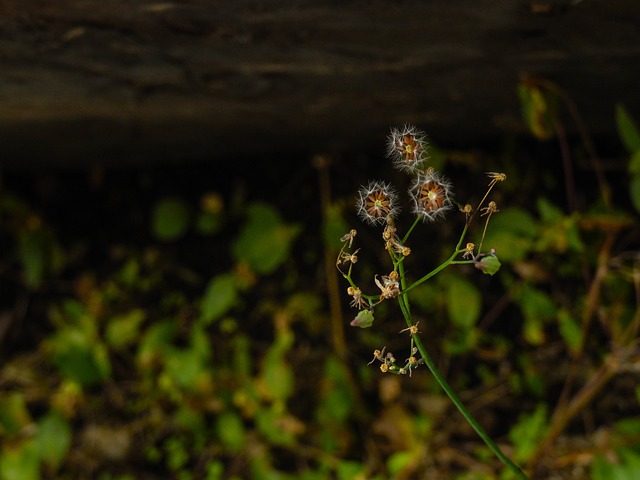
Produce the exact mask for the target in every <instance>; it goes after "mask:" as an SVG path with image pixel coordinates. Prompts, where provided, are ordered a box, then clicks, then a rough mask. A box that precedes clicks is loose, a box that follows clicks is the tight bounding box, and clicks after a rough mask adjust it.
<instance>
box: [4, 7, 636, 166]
mask: <svg viewBox="0 0 640 480" xmlns="http://www.w3.org/2000/svg"><path fill="white" fill-rule="evenodd" d="M523 73H529V74H535V75H540V76H543V77H546V78H548V79H550V80H552V81H554V82H556V83H558V84H559V85H561V86H563V87H564V88H565V89H566V90H567V91H568V92H570V93H571V94H572V96H573V97H574V99H575V101H576V103H577V105H578V107H579V108H580V110H581V112H582V113H583V115H584V117H585V121H586V122H587V125H588V127H589V128H590V129H591V131H592V132H593V133H594V134H596V135H600V134H601V135H611V134H612V132H613V131H614V121H613V108H614V104H615V102H617V101H621V102H624V103H625V104H626V105H627V107H628V108H629V109H630V111H631V112H636V113H637V115H638V116H640V89H638V79H639V78H640V75H639V74H640V2H637V0H619V1H615V2H613V1H608V0H584V1H582V2H568V1H548V2H540V1H536V2H531V1H515V0H459V1H449V0H435V1H423V2H419V1H409V0H407V1H400V0H388V1H382V0H372V1H364V0H353V1H326V2H321V1H295V0H271V1H267V0H264V1H260V0H234V1H205V0H192V1H184V2H158V1H148V0H146V1H145V0H141V1H124V0H68V1H61V2H51V1H44V0H38V1H24V0H0V161H1V162H3V163H4V164H5V165H37V164H42V163H46V162H52V163H55V164H61V163H69V164H78V163H80V164H84V163H90V162H96V161H99V162H105V163H107V164H122V163H125V164H127V163H130V162H136V163H138V162H144V161H164V160H180V159H198V160H208V159H211V160H216V159H221V158H225V157H226V156H228V155H230V154H234V153H251V152H276V151H278V152H290V151H308V152H313V151H315V150H327V149H333V148H341V149H342V148H346V147H351V148H361V147H362V148H366V145H367V144H368V142H371V141H372V140H373V141H376V142H378V141H379V140H380V138H382V137H383V136H384V135H385V134H386V132H387V129H388V126H390V125H396V124H401V123H404V122H415V123H417V124H419V125H420V126H421V127H422V128H424V129H427V130H428V131H429V132H430V133H431V136H432V137H433V138H434V139H435V140H436V141H437V142H439V143H443V144H449V145H460V144H468V143H470V142H475V141H478V140H479V139H483V138H485V139H486V138H494V137H498V136H500V135H503V134H504V133H505V132H516V133H517V132H518V131H521V129H522V125H521V123H520V116H519V107H518V101H517V96H516V93H515V88H516V84H517V82H518V78H519V76H520V75H521V74H523Z"/></svg>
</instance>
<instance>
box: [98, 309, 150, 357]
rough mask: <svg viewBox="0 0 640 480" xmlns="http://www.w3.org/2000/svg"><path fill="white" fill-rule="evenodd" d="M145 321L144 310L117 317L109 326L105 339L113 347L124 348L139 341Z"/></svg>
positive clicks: (135, 310) (136, 310)
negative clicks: (141, 326) (141, 327)
mask: <svg viewBox="0 0 640 480" xmlns="http://www.w3.org/2000/svg"><path fill="white" fill-rule="evenodd" d="M144 319H145V313H144V310H142V309H139V308H136V309H134V310H131V311H129V312H127V313H124V314H122V315H116V316H115V317H113V318H112V319H111V320H109V323H108V324H107V330H106V333H105V338H106V340H107V343H108V344H109V345H111V346H113V347H116V348H118V347H124V346H127V345H130V344H131V343H133V342H134V341H135V340H137V339H138V336H139V334H140V325H141V324H142V322H143V321H144Z"/></svg>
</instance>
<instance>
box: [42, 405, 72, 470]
mask: <svg viewBox="0 0 640 480" xmlns="http://www.w3.org/2000/svg"><path fill="white" fill-rule="evenodd" d="M36 440H37V445H38V450H39V452H40V458H41V459H42V461H43V462H44V463H46V464H47V465H48V466H49V468H50V469H51V470H53V471H56V470H57V469H58V467H60V465H61V464H62V462H63V461H64V459H65V458H66V456H67V453H68V452H69V448H70V447H71V440H72V434H71V426H70V425H69V422H67V421H66V420H65V419H64V418H63V417H62V415H60V414H59V413H57V412H55V411H52V412H49V413H48V414H47V415H46V416H45V417H44V418H42V419H41V420H40V422H39V424H38V432H37V435H36Z"/></svg>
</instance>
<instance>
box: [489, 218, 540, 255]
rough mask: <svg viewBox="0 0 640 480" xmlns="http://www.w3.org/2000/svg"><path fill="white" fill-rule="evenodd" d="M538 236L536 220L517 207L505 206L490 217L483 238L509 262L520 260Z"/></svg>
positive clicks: (530, 248)
mask: <svg viewBox="0 0 640 480" xmlns="http://www.w3.org/2000/svg"><path fill="white" fill-rule="evenodd" d="M537 236H538V224H537V222H536V220H535V219H534V218H533V217H532V216H531V214H529V213H528V212H526V211H525V210H521V209H518V208H505V209H504V210H501V211H500V213H499V214H498V215H495V216H494V217H492V218H491V223H490V224H489V229H488V231H487V235H486V237H485V240H484V245H488V246H490V247H491V248H494V249H495V250H496V251H498V252H500V257H501V258H502V259H503V260H505V261H507V262H510V263H515V262H517V261H519V260H522V259H523V258H525V257H526V256H527V254H528V253H529V252H530V251H531V250H532V248H533V245H534V242H535V240H536V238H537Z"/></svg>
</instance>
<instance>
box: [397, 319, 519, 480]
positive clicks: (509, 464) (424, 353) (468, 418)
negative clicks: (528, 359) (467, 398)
mask: <svg viewBox="0 0 640 480" xmlns="http://www.w3.org/2000/svg"><path fill="white" fill-rule="evenodd" d="M402 310H403V313H407V312H405V310H404V309H402ZM405 319H406V321H407V325H409V326H411V325H413V322H412V320H411V317H405ZM413 340H414V342H415V344H416V346H417V347H418V351H419V352H420V355H421V356H422V358H423V359H424V362H425V363H426V364H427V367H429V370H430V371H431V373H432V374H433V376H434V377H435V379H436V380H437V381H438V383H439V384H440V386H441V387H442V389H443V390H444V391H445V393H446V394H447V396H448V397H449V398H450V399H451V401H452V402H453V404H454V405H455V406H456V407H457V408H458V410H459V411H460V413H461V414H462V416H463V417H464V419H465V420H466V421H467V422H468V423H469V425H471V426H472V427H473V429H474V430H475V431H476V433H477V434H478V436H479V437H480V438H481V439H482V440H483V441H484V443H485V444H486V445H487V446H488V447H489V448H490V449H491V451H492V452H493V453H494V455H495V456H496V457H498V459H500V461H501V462H502V463H504V464H505V465H506V466H507V467H509V469H510V470H511V471H512V472H513V473H515V474H516V475H517V476H518V477H519V478H522V479H524V480H527V476H526V475H525V474H524V472H523V471H522V470H520V468H519V467H518V466H517V465H516V464H515V463H513V462H512V461H511V459H510V458H509V457H507V456H506V455H505V454H504V453H502V450H500V447H498V445H496V444H495V442H494V441H493V440H492V439H491V437H490V436H489V434H487V432H485V430H484V429H483V428H482V427H481V426H480V424H479V423H478V422H477V421H476V420H475V418H473V416H472V415H471V412H469V410H467V407H465V406H464V404H463V403H462V400H460V398H459V397H458V395H457V394H456V393H455V391H454V390H453V389H452V388H451V386H450V385H449V384H448V383H447V381H446V380H445V378H444V377H443V376H442V374H441V373H440V370H438V367H436V364H435V363H434V362H433V360H432V359H431V357H430V356H429V354H428V353H427V350H426V348H425V347H424V345H423V343H422V340H420V337H419V336H418V335H417V334H415V335H413Z"/></svg>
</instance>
